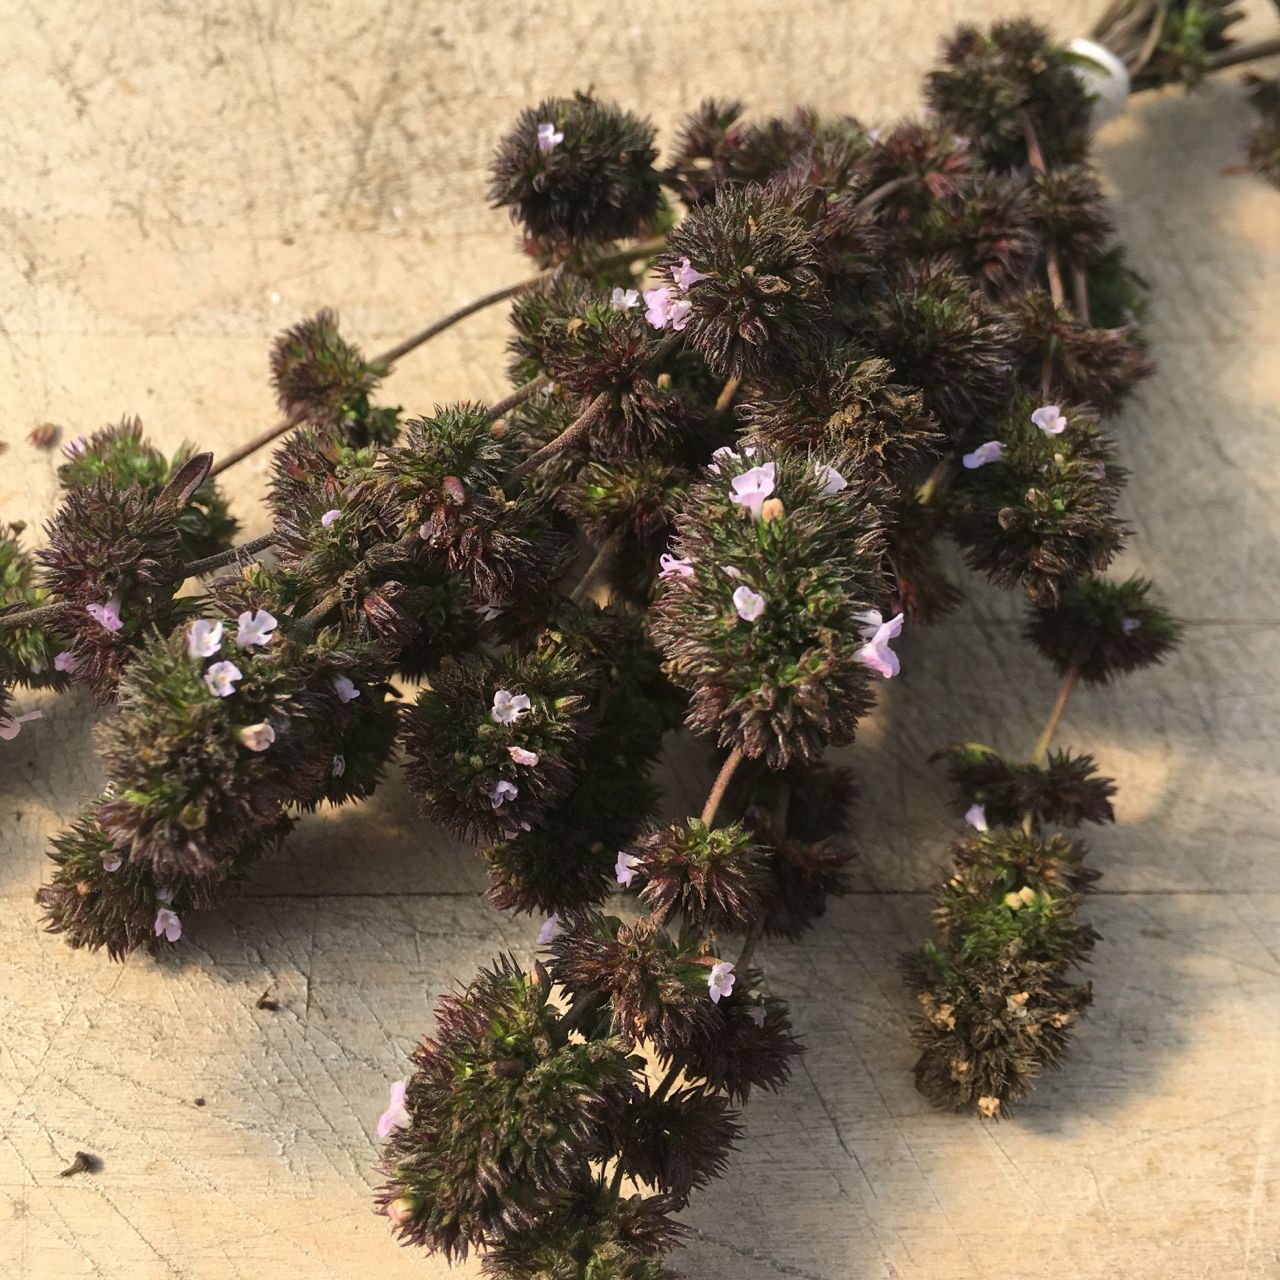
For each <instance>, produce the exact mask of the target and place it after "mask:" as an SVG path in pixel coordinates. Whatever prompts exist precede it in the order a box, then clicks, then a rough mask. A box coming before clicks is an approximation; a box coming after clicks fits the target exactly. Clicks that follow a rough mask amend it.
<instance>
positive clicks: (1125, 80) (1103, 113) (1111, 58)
mask: <svg viewBox="0 0 1280 1280" xmlns="http://www.w3.org/2000/svg"><path fill="white" fill-rule="evenodd" d="M1067 48H1068V50H1070V52H1072V53H1074V54H1076V55H1077V56H1079V57H1081V58H1086V59H1088V61H1087V63H1085V64H1084V65H1081V64H1079V63H1077V64H1076V65H1075V66H1074V67H1073V68H1072V70H1073V71H1075V73H1076V78H1077V79H1078V80H1079V81H1080V83H1081V84H1082V85H1084V87H1085V88H1086V89H1087V90H1088V91H1089V92H1090V93H1093V94H1096V95H1097V101H1095V102H1094V104H1093V127H1094V128H1095V129H1100V128H1101V127H1102V126H1103V125H1104V124H1106V123H1107V122H1108V121H1110V120H1114V119H1115V118H1116V116H1118V115H1119V114H1120V113H1121V112H1122V111H1123V110H1124V104H1125V101H1126V99H1127V98H1128V97H1129V68H1128V67H1126V66H1125V65H1124V63H1123V62H1121V61H1120V59H1119V58H1117V57H1116V55H1115V54H1114V53H1112V52H1111V50H1110V49H1108V48H1106V47H1105V46H1104V45H1100V44H1098V43H1097V42H1096V41H1094V40H1086V39H1085V38H1084V37H1083V36H1076V38H1075V39H1074V40H1072V41H1071V43H1070V44H1068V45H1067Z"/></svg>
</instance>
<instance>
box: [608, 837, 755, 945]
mask: <svg viewBox="0 0 1280 1280" xmlns="http://www.w3.org/2000/svg"><path fill="white" fill-rule="evenodd" d="M623 857H626V858H627V859H628V862H627V873H628V877H629V879H628V883H629V884H630V883H632V881H631V879H630V877H635V878H638V879H639V880H640V897H641V899H642V900H643V901H644V903H645V905H646V906H648V907H649V909H650V910H652V911H654V912H656V913H657V914H658V915H665V913H668V912H671V911H673V910H678V911H680V913H681V914H682V915H683V917H684V920H685V921H686V923H688V924H689V925H690V926H691V927H693V928H694V929H697V930H699V931H701V932H704V933H705V932H707V931H711V930H714V931H716V932H721V931H726V932H727V931H734V930H738V931H743V930H745V929H746V928H747V927H748V926H749V925H750V924H751V922H752V920H754V919H755V916H756V913H757V911H758V909H759V887H760V882H761V879H762V877H763V874H764V867H765V863H766V861H767V859H768V857H769V851H768V850H766V849H762V848H761V847H760V845H759V844H758V843H757V842H756V841H755V839H754V838H753V837H752V835H751V833H750V832H749V831H748V830H747V829H746V828H745V827H743V826H742V825H741V824H739V823H733V824H732V825H731V826H727V827H714V828H711V827H708V826H707V825H706V823H704V822H701V821H699V820H698V819H697V818H689V819H688V820H687V821H686V822H683V823H675V824H673V825H671V826H668V827H663V828H662V829H661V830H659V831H655V832H652V833H651V834H650V835H647V836H645V837H644V839H643V840H641V841H640V842H639V844H637V845H636V846H635V848H634V849H633V850H632V851H631V852H630V853H629V854H620V855H619V859H620V860H621V859H622V858H623Z"/></svg>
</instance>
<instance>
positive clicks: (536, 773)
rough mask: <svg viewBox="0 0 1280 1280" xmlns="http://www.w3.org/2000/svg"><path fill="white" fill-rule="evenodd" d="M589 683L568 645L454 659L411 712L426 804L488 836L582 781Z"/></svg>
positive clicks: (410, 775)
mask: <svg viewBox="0 0 1280 1280" xmlns="http://www.w3.org/2000/svg"><path fill="white" fill-rule="evenodd" d="M587 686H588V682H587V680H586V679H585V677H584V674H583V672H582V671H581V670H580V669H579V668H578V665H577V664H576V663H575V662H574V661H573V660H572V658H571V657H570V656H568V655H564V654H562V655H545V656H544V655H541V654H538V653H536V652H535V653H530V654H528V655H526V656H523V657H522V656H519V655H516V654H509V655H508V656H506V657H504V658H502V659H500V660H498V661H496V662H495V661H493V660H491V659H486V658H483V657H479V656H470V657H467V658H464V659H462V660H461V661H458V660H455V659H446V660H445V661H444V662H443V663H442V664H441V666H440V667H439V668H438V669H437V670H436V671H435V672H433V673H432V677H431V687H430V688H429V689H423V691H422V693H421V694H420V695H419V697H418V701H417V703H416V704H415V706H414V707H413V708H412V709H411V710H410V711H408V712H407V714H406V716H405V734H404V738H405V742H404V745H405V750H406V751H407V753H408V755H409V762H408V764H407V765H406V767H405V777H406V778H407V780H408V782H409V786H410V787H411V788H412V790H413V791H414V793H415V794H416V795H417V797H418V799H419V801H420V802H421V804H422V807H423V810H424V811H425V812H426V813H427V814H429V815H430V816H431V817H433V818H435V819H436V820H437V821H439V822H443V823H445V825H447V826H449V827H450V828H452V829H453V830H454V831H456V832H458V833H459V834H460V835H465V836H467V837H469V838H472V839H476V840H481V841H484V842H486V843H488V842H490V841H493V840H499V839H502V838H504V837H505V838H513V837H515V836H517V835H518V834H519V832H520V830H521V829H522V827H527V826H528V825H529V824H531V823H534V822H536V821H537V820H538V819H539V817H540V815H541V814H542V813H543V812H544V811H545V810H546V809H548V808H549V807H550V806H552V805H553V804H555V802H556V801H557V800H559V799H560V798H561V797H562V796H563V795H564V794H565V792H566V791H567V790H568V788H569V787H570V785H571V784H572V782H573V777H574V768H575V765H576V762H577V760H578V755H579V742H578V738H579V735H580V733H581V731H582V726H581V724H580V720H581V717H582V713H583V711H584V710H585V708H586V702H585V699H584V696H583V695H584V694H585V692H586V690H587ZM513 747H515V748H517V749H519V750H520V751H521V752H528V753H529V754H530V755H536V756H537V758H538V763H537V764H536V765H533V766H530V765H522V764H520V763H518V761H517V759H516V757H515V755H514V754H513V753H512V750H511V749H512V748H513Z"/></svg>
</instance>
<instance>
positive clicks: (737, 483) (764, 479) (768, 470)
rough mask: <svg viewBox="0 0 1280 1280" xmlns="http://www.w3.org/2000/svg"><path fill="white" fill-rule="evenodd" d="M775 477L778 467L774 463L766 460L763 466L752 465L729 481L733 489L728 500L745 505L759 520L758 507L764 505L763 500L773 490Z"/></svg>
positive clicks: (741, 505)
mask: <svg viewBox="0 0 1280 1280" xmlns="http://www.w3.org/2000/svg"><path fill="white" fill-rule="evenodd" d="M777 477H778V468H777V465H776V464H775V463H772V462H766V463H765V464H764V465H763V466H759V467H752V468H751V469H750V470H749V471H744V472H743V473H742V474H741V475H740V476H734V477H733V479H732V480H731V481H729V487H730V488H731V489H732V490H733V492H732V493H731V494H730V495H729V501H730V502H736V503H737V504H738V506H740V507H746V509H747V510H748V511H750V512H751V514H752V516H753V517H755V519H757V520H759V519H760V508H761V507H763V506H764V500H765V499H766V498H767V497H768V496H769V495H770V494H771V493H772V492H773V486H774V483H775V482H776V480H777Z"/></svg>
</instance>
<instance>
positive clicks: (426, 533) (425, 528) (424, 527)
mask: <svg viewBox="0 0 1280 1280" xmlns="http://www.w3.org/2000/svg"><path fill="white" fill-rule="evenodd" d="M418 537H420V538H421V539H422V540H423V542H430V541H431V526H430V525H429V524H427V523H425V522H423V523H422V524H420V525H419V526H418Z"/></svg>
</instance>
